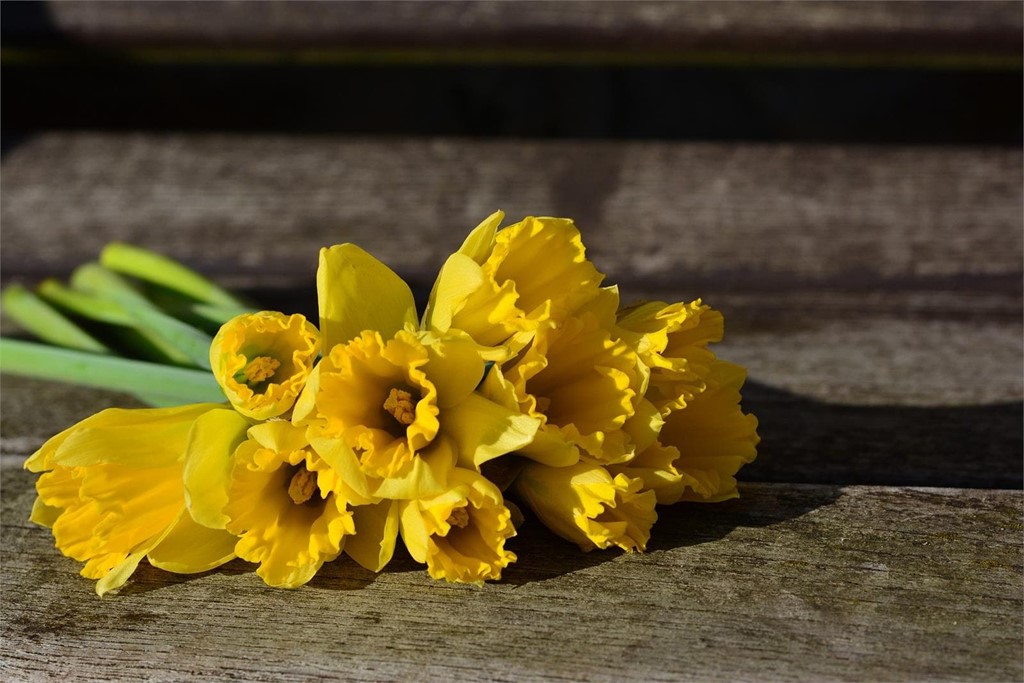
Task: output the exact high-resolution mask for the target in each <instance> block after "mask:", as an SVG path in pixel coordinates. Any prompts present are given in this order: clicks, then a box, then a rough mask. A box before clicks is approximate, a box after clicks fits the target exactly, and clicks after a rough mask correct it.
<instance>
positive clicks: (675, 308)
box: [618, 299, 724, 414]
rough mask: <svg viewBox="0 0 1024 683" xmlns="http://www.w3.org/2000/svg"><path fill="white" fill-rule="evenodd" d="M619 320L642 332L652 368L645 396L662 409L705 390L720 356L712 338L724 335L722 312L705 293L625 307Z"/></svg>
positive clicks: (626, 327) (678, 405) (645, 359)
mask: <svg viewBox="0 0 1024 683" xmlns="http://www.w3.org/2000/svg"><path fill="white" fill-rule="evenodd" d="M618 325H619V326H620V327H621V328H623V329H624V330H628V331H629V332H632V333H635V334H637V335H639V336H640V340H639V341H638V343H637V348H638V350H639V352H640V358H641V360H642V361H643V363H644V364H645V365H646V366H647V367H648V368H650V384H649V387H648V389H647V392H646V398H647V400H649V401H651V402H652V403H653V404H654V405H655V406H657V407H658V409H659V410H661V412H662V413H663V414H668V413H669V411H671V410H677V409H679V408H682V407H684V406H685V405H686V404H687V402H689V401H691V400H693V398H694V397H695V396H697V395H698V394H699V393H700V392H702V391H704V388H705V387H706V386H707V384H706V380H707V376H708V373H709V372H710V370H711V365H712V363H714V361H715V354H714V353H712V352H711V351H710V350H709V349H708V344H710V343H713V342H718V341H721V340H722V334H723V325H724V320H723V318H722V314H721V313H719V312H718V311H716V310H714V309H712V308H710V307H709V306H706V305H705V304H703V303H701V301H700V299H697V300H696V301H693V302H690V303H688V304H684V303H675V304H666V303H663V302H660V301H652V302H647V303H644V304H640V305H637V306H633V307H630V308H626V309H623V310H622V311H620V312H619V318H618Z"/></svg>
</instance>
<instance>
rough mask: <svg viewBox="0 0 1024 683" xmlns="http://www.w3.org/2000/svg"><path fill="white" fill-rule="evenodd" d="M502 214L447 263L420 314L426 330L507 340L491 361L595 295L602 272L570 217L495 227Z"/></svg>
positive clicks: (492, 343) (492, 342) (489, 343)
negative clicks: (502, 227) (456, 330)
mask: <svg viewBox="0 0 1024 683" xmlns="http://www.w3.org/2000/svg"><path fill="white" fill-rule="evenodd" d="M502 218H504V214H503V213H502V212H500V211H499V212H497V213H495V214H492V215H491V216H489V217H488V218H487V219H486V220H485V221H484V222H483V223H481V224H480V225H479V226H477V228H476V229H475V230H474V231H473V232H471V233H470V235H469V237H467V238H466V241H465V242H464V244H463V245H462V247H461V248H460V249H459V251H458V252H456V253H455V254H453V255H452V256H451V257H450V258H449V259H448V260H447V261H446V262H445V265H444V267H443V268H442V269H441V272H440V274H439V275H438V278H437V281H436V282H435V284H434V288H433V291H432V292H431V296H430V302H429V303H428V305H427V310H426V312H425V313H424V316H423V326H424V328H426V329H430V330H438V331H442V332H443V331H447V330H449V329H452V328H455V329H459V330H463V331H465V332H466V333H468V334H469V335H470V336H471V337H472V338H473V339H474V340H475V341H477V342H478V343H479V344H481V345H483V346H485V347H501V346H505V347H506V348H504V349H503V353H502V352H497V353H495V354H494V355H493V356H492V358H491V359H497V360H501V359H506V358H509V357H511V356H513V355H514V354H515V353H517V352H518V351H519V350H520V349H521V348H522V347H523V346H525V344H526V343H528V342H529V339H530V338H531V337H532V334H533V333H534V332H535V331H536V330H537V329H538V327H540V326H542V325H543V324H544V323H546V322H548V321H556V322H557V321H559V320H561V319H562V318H563V317H565V316H566V315H569V314H570V313H572V312H574V311H575V310H576V309H578V308H579V307H580V306H582V305H583V304H585V303H586V302H587V301H589V300H590V299H592V298H593V297H595V296H597V292H598V290H599V288H600V285H601V280H602V279H603V278H604V276H603V275H602V274H601V273H600V272H598V270H597V269H596V268H595V267H594V265H593V264H592V263H591V262H590V261H589V260H587V258H586V250H585V248H584V246H583V241H582V238H581V237H580V233H579V230H577V229H576V226H575V225H574V224H573V222H572V221H571V220H569V219H566V218H535V217H528V218H525V219H523V220H522V221H520V222H519V223H516V224H514V225H510V226H508V227H507V228H504V229H502V230H500V231H499V230H498V225H499V224H500V223H501V220H502Z"/></svg>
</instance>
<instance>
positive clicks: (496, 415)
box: [442, 394, 541, 471]
mask: <svg viewBox="0 0 1024 683" xmlns="http://www.w3.org/2000/svg"><path fill="white" fill-rule="evenodd" d="M540 424H541V421H540V420H539V419H537V418H534V417H530V416H529V415H523V414H522V413H520V412H519V410H509V409H508V408H505V407H503V406H501V405H498V404H497V403H495V402H493V401H490V400H488V399H486V398H484V397H483V396H481V395H479V394H471V395H470V396H468V397H467V398H466V400H464V401H462V403H460V404H458V405H457V406H454V407H452V408H449V409H448V410H447V411H446V412H445V414H444V421H443V422H442V429H443V430H444V431H445V433H446V434H449V435H451V437H452V438H453V439H454V440H455V443H456V444H457V448H458V452H459V466H460V467H464V468H466V469H473V470H477V471H479V469H480V465H482V464H483V463H485V462H487V461H488V460H493V459H494V458H497V457H498V456H501V455H505V454H506V453H511V452H512V451H515V450H520V449H522V448H524V447H525V446H527V445H528V444H530V442H532V441H533V437H534V435H535V434H536V433H537V429H538V428H539V427H540Z"/></svg>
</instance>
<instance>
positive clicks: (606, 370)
mask: <svg viewBox="0 0 1024 683" xmlns="http://www.w3.org/2000/svg"><path fill="white" fill-rule="evenodd" d="M501 371H502V372H503V374H504V376H505V377H506V378H507V379H508V381H509V382H510V383H511V384H512V386H513V387H515V390H516V395H517V396H518V398H519V402H520V408H521V410H522V412H523V413H524V414H526V415H529V416H531V417H536V418H537V419H539V420H541V421H543V423H544V425H543V427H542V428H541V431H540V432H538V435H537V437H536V438H535V439H534V441H533V443H531V444H530V445H528V446H526V447H524V448H522V449H520V450H521V452H522V453H523V454H524V455H527V456H528V457H531V458H533V459H535V460H538V461H540V462H547V463H548V464H559V465H563V466H564V465H566V464H572V463H573V462H575V460H576V459H577V458H578V457H579V450H580V449H582V450H583V454H584V455H586V456H589V457H591V458H594V459H596V460H599V461H601V462H607V463H611V462H618V461H621V460H623V459H625V458H627V457H629V455H631V454H632V451H631V446H630V444H629V439H628V433H627V432H625V431H623V426H624V425H625V423H626V421H627V420H628V419H629V418H630V417H631V416H632V415H633V414H634V412H635V406H636V404H637V402H638V401H639V397H640V393H641V392H642V385H643V375H642V373H641V372H640V370H639V366H638V363H637V357H636V353H635V352H634V351H633V349H632V348H631V347H630V346H629V345H628V344H627V343H626V342H624V341H623V340H621V339H618V338H616V337H614V336H613V334H612V332H610V331H609V330H608V329H606V326H605V325H603V324H602V322H601V321H600V320H599V319H598V317H597V316H596V315H594V314H593V313H590V312H585V313H584V314H583V315H581V316H580V317H575V316H573V317H568V318H566V319H564V320H563V321H562V322H561V323H560V324H559V326H558V327H554V328H544V329H541V330H538V332H537V335H536V337H535V338H534V340H533V343H532V344H531V345H530V347H529V348H528V349H527V350H526V351H525V353H523V354H522V355H521V357H520V358H518V359H517V360H516V361H515V362H514V363H513V364H511V365H510V366H509V367H507V368H504V369H502V370H501ZM492 372H493V370H492Z"/></svg>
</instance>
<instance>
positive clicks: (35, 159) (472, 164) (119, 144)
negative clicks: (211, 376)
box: [0, 133, 1024, 311]
mask: <svg viewBox="0 0 1024 683" xmlns="http://www.w3.org/2000/svg"><path fill="white" fill-rule="evenodd" d="M1022 167H1024V165H1022V155H1021V151H1020V150H1019V149H1012V148H948V147H936V148H930V147H871V146H800V145H788V144H778V145H751V144H688V143H665V144H652V143H641V142H586V143H584V142H529V141H522V142H519V141H503V142H493V141H471V140H456V139H434V140H415V139H397V140H363V139H354V138H338V137H294V136H227V135H145V134H137V135H103V134H87V133H83V134H60V133H48V134H44V135H40V136H38V137H34V138H31V139H29V140H28V141H27V142H25V143H24V144H22V145H20V146H18V147H16V148H14V149H13V150H11V151H10V152H9V153H8V154H7V155H6V156H5V157H4V158H3V166H2V168H3V173H4V202H3V205H2V207H0V217H2V221H3V225H4V230H3V233H2V235H0V247H2V248H0V252H2V254H0V267H2V270H3V274H4V278H5V279H10V278H14V277H19V276H26V277H31V276H37V277H38V276H41V275H44V274H46V275H49V274H54V273H61V272H67V271H68V270H70V269H71V268H72V267H74V266H75V265H77V264H79V263H81V261H82V260H83V259H84V258H87V257H88V256H90V255H92V254H95V253H97V252H98V251H99V249H100V248H101V247H102V245H103V244H104V243H106V242H107V241H109V240H112V239H122V240H127V241H131V242H135V243H138V244H141V245H143V246H148V247H152V248H155V249H157V250H160V251H163V252H165V253H167V254H168V255H170V256H173V257H175V258H178V259H181V260H184V261H185V262H188V263H191V264H192V265H194V266H195V267H197V268H199V269H200V270H203V271H206V272H210V273H216V274H217V275H218V276H220V277H229V278H230V277H232V276H234V278H235V279H234V280H233V281H232V282H233V283H235V284H238V285H242V286H252V285H253V284H255V283H259V284H260V285H262V286H296V285H298V286H308V285H309V284H310V283H312V282H313V277H314V271H315V268H316V252H317V250H318V249H319V247H321V246H324V245H327V244H332V243H337V242H342V241H353V242H356V243H358V244H360V245H362V246H363V247H364V248H366V249H367V250H368V251H370V252H372V253H374V254H376V255H377V256H378V257H379V258H381V259H382V260H384V261H386V262H387V263H388V264H389V265H391V266H392V267H393V268H394V269H395V270H397V271H398V272H400V273H402V274H403V275H404V276H406V277H408V278H409V279H410V280H411V281H412V282H413V284H414V285H416V286H418V287H420V288H422V289H429V283H430V282H431V281H432V280H433V277H434V275H435V273H436V271H437V268H438V266H439V264H440V263H441V261H442V259H443V257H444V256H445V255H446V254H447V253H450V252H451V251H452V250H453V249H454V248H455V247H457V246H458V244H459V243H460V242H461V239H462V237H463V235H465V233H466V232H467V231H468V230H469V229H470V228H472V227H473V226H474V225H476V223H477V222H479V221H480V220H481V219H483V217H485V216H486V215H488V214H489V213H490V212H492V211H494V210H495V209H498V208H501V209H504V210H505V211H506V212H507V213H508V216H509V218H510V219H512V220H516V219H518V218H519V217H522V216H524V215H557V216H571V217H573V218H575V219H576V221H577V223H578V225H579V226H580V228H581V230H582V231H583V233H584V239H585V241H586V243H587V245H588V247H589V253H590V255H591V256H592V257H593V259H594V260H595V261H596V262H597V264H598V265H599V267H601V268H602V270H604V271H605V272H607V273H609V276H610V279H611V280H612V281H617V282H622V283H639V284H642V285H643V286H646V287H651V288H660V289H678V290H682V289H684V288H685V289H687V290H688V291H690V290H693V289H697V290H698V291H700V292H702V293H704V295H705V296H710V295H711V293H713V292H716V291H724V290H733V291H746V292H751V291H755V292H762V291H766V290H771V291H791V290H801V291H807V290H809V289H810V290H820V289H831V290H838V291H865V290H877V289H881V290H885V291H892V290H918V291H927V292H936V291H939V292H944V291H951V290H958V291H970V292H977V293H982V294H983V293H986V292H992V291H995V292H1000V293H1009V294H1010V295H1012V296H1014V297H1019V295H1020V291H1021V275H1022V267H1021V262H1020V253H1021V251H1022V248H1024V235H1022V231H1021V229H1020V216H1021V213H1022V211H1024V199H1022V191H1021V186H1022V183H1024V176H1022ZM1017 310H1018V311H1019V306H1018V308H1017Z"/></svg>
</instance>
